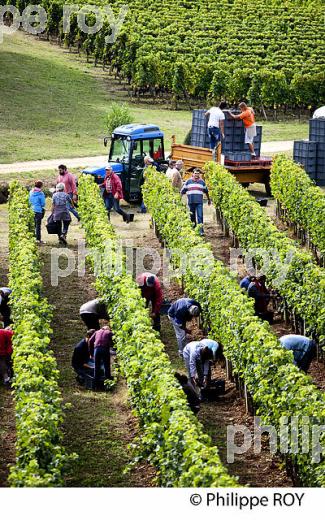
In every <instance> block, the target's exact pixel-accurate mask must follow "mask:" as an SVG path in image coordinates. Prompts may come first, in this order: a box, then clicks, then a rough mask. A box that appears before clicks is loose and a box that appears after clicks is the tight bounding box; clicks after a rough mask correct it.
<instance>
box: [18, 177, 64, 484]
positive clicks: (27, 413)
mask: <svg viewBox="0 0 325 520" xmlns="http://www.w3.org/2000/svg"><path fill="white" fill-rule="evenodd" d="M32 223H33V217H32V212H31V210H30V208H29V204H28V193H27V191H26V189H25V188H23V187H22V186H21V185H20V184H19V183H18V182H13V183H11V185H10V205H9V284H10V287H11V288H12V298H11V306H12V315H13V322H14V337H13V351H14V353H13V368H14V374H15V376H14V383H13V387H14V396H15V407H16V429H17V441H16V464H15V465H14V466H13V467H12V468H11V472H10V476H9V480H10V484H11V485H12V486H14V487H36V486H37V487H47V486H50V487H52V486H60V485H62V482H63V480H62V476H63V472H64V468H65V466H66V464H67V463H68V461H69V458H71V457H72V456H69V455H67V454H66V452H65V450H64V448H63V447H62V445H61V442H62V432H61V425H62V421H63V412H62V399H61V395H60V391H59V386H58V376H59V373H58V370H57V366H56V361H55V358H54V355H53V352H51V350H50V349H49V343H50V338H49V336H50V334H51V329H50V321H51V309H50V307H49V305H48V303H47V301H46V299H45V298H43V297H42V290H43V283H42V277H41V274H40V258H39V254H38V250H37V245H36V241H35V238H34V234H33V225H32Z"/></svg>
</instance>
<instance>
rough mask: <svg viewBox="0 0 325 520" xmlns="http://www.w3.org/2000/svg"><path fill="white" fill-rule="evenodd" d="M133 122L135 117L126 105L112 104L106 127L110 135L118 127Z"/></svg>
mask: <svg viewBox="0 0 325 520" xmlns="http://www.w3.org/2000/svg"><path fill="white" fill-rule="evenodd" d="M132 122H133V116H132V114H131V111H130V109H129V107H128V106H127V105H126V104H122V105H121V104H119V103H112V104H111V106H110V109H109V111H108V114H107V118H106V126H107V130H108V133H109V135H111V134H112V133H113V131H114V130H115V128H116V127H118V126H121V125H127V124H128V123H132Z"/></svg>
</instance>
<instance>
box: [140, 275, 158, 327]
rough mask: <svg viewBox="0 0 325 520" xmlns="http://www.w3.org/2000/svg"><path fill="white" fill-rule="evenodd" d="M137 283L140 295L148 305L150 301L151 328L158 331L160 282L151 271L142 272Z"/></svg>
mask: <svg viewBox="0 0 325 520" xmlns="http://www.w3.org/2000/svg"><path fill="white" fill-rule="evenodd" d="M137 284H138V286H139V287H140V289H141V294H142V297H143V298H144V299H145V300H146V305H147V307H149V304H150V303H151V318H152V321H153V328H154V330H157V331H158V332H160V309H161V305H162V302H163V292H162V288H161V285H160V282H159V280H158V278H157V276H155V275H154V274H152V273H142V274H139V276H138V277H137Z"/></svg>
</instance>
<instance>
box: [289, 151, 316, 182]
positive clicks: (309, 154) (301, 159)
mask: <svg viewBox="0 0 325 520" xmlns="http://www.w3.org/2000/svg"><path fill="white" fill-rule="evenodd" d="M317 145H318V143H317V142H316V141H295V142H294V146H293V158H294V160H295V161H296V162H297V163H299V164H301V166H303V167H304V169H305V170H306V172H307V173H308V175H309V177H310V178H311V179H313V180H316V179H317Z"/></svg>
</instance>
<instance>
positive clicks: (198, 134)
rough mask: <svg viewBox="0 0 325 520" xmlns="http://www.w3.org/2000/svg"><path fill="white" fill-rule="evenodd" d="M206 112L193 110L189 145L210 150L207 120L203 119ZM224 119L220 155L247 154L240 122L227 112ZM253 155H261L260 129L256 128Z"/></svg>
mask: <svg viewBox="0 0 325 520" xmlns="http://www.w3.org/2000/svg"><path fill="white" fill-rule="evenodd" d="M205 112H206V110H193V116H192V134H191V145H192V146H202V147H203V148H210V138H209V133H208V118H207V117H205V115H204V114H205ZM224 114H225V116H226V119H225V139H224V140H223V142H222V153H223V154H224V155H225V156H227V155H228V154H229V153H234V152H238V153H239V152H242V153H244V152H249V147H248V145H247V144H245V128H244V125H243V122H242V121H238V120H236V119H233V118H232V117H230V115H229V112H228V111H227V110H226V111H225V112H224ZM254 145H255V153H256V155H257V156H260V155H261V145H262V127H261V126H257V136H256V137H255V139H254Z"/></svg>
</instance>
